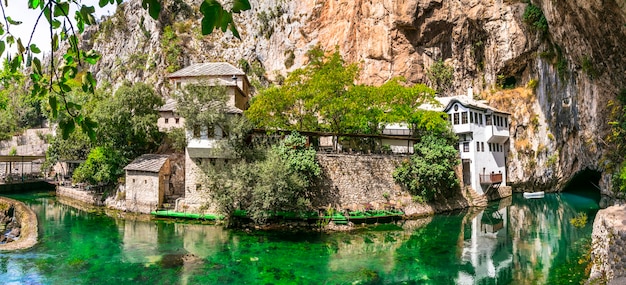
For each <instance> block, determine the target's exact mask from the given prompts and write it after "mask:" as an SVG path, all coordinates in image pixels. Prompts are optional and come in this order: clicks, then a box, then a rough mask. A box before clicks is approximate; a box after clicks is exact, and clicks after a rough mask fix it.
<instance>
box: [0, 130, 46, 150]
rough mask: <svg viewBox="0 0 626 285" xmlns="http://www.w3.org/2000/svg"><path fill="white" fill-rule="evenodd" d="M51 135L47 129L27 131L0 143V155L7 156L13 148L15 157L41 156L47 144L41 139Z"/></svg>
mask: <svg viewBox="0 0 626 285" xmlns="http://www.w3.org/2000/svg"><path fill="white" fill-rule="evenodd" d="M51 134H53V131H52V130H51V129H49V128H40V129H27V130H25V131H24V132H23V133H22V134H20V135H16V136H13V137H12V138H11V139H10V140H7V141H3V142H0V155H8V154H9V152H10V151H11V149H13V148H15V150H16V151H17V155H43V154H44V153H46V150H47V149H48V146H49V144H48V143H46V142H45V141H44V140H42V138H44V137H45V136H46V135H51Z"/></svg>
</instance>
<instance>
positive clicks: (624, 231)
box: [588, 205, 626, 284]
mask: <svg viewBox="0 0 626 285" xmlns="http://www.w3.org/2000/svg"><path fill="white" fill-rule="evenodd" d="M591 262H592V264H593V267H592V268H591V273H590V274H589V281H588V284H624V283H621V282H620V281H624V280H625V279H626V205H619V206H612V207H608V208H606V209H604V210H600V211H599V212H598V214H597V215H596V219H595V221H594V222H593V233H592V253H591Z"/></svg>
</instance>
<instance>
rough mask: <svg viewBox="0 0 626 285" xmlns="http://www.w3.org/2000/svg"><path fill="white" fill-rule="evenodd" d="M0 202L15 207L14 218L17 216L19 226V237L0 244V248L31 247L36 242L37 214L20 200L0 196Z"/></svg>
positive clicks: (37, 234) (37, 235)
mask: <svg viewBox="0 0 626 285" xmlns="http://www.w3.org/2000/svg"><path fill="white" fill-rule="evenodd" d="M0 204H3V205H9V206H10V205H13V208H14V209H15V218H17V220H18V222H19V224H20V225H21V228H20V235H19V239H17V240H15V241H13V242H9V243H6V244H0V250H16V249H25V248H31V247H33V246H34V245H35V244H37V238H38V237H39V233H38V221H37V215H35V212H33V210H31V209H30V208H29V207H28V206H26V205H25V204H24V203H22V202H20V201H16V200H13V199H9V198H5V197H0Z"/></svg>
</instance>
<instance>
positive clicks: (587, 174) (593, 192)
mask: <svg viewBox="0 0 626 285" xmlns="http://www.w3.org/2000/svg"><path fill="white" fill-rule="evenodd" d="M600 178H602V172H600V171H597V170H593V169H589V168H586V169H583V170H581V171H579V172H577V173H576V174H574V176H573V177H572V178H571V179H570V180H569V181H568V182H567V183H566V184H565V187H563V189H562V190H561V192H567V193H572V194H576V195H579V196H584V197H588V198H592V199H594V200H595V201H600V198H601V194H600V186H599V182H600Z"/></svg>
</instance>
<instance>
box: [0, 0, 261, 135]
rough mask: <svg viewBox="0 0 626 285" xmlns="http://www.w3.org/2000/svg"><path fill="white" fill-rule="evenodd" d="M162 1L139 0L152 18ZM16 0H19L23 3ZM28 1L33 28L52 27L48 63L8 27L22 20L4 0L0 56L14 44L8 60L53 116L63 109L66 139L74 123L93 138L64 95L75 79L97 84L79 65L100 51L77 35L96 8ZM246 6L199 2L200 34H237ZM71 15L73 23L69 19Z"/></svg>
mask: <svg viewBox="0 0 626 285" xmlns="http://www.w3.org/2000/svg"><path fill="white" fill-rule="evenodd" d="M15 2H16V3H17V2H18V1H15ZM163 2H165V1H163V0H142V1H141V4H142V7H143V8H144V9H146V10H147V11H148V13H149V14H150V16H151V17H152V18H153V19H158V17H159V14H160V13H161V10H162V4H163ZM11 3H14V2H11ZM20 3H21V4H22V2H20ZM114 3H117V4H121V3H122V0H100V1H98V4H99V6H100V7H105V6H107V5H110V4H114ZM26 4H27V8H28V9H31V10H36V11H39V17H38V18H37V22H36V24H35V26H34V27H33V29H38V28H43V29H45V30H50V42H51V49H52V54H51V56H49V59H50V62H49V66H48V68H47V69H45V68H44V65H43V64H42V62H41V61H42V58H41V56H40V55H39V54H40V53H41V49H40V48H39V47H37V46H36V45H35V44H32V43H31V41H32V36H31V38H30V39H28V42H25V41H23V40H22V39H21V38H19V37H16V36H15V35H13V34H12V33H11V27H12V26H18V25H20V24H21V23H22V22H21V21H19V20H18V19H17V18H16V16H18V17H19V15H7V14H6V13H4V11H5V9H4V6H5V5H8V1H4V2H2V3H0V6H2V7H3V9H2V11H3V18H4V20H5V22H4V23H5V24H4V25H0V55H3V54H4V52H5V50H6V48H7V47H13V46H15V47H16V49H17V52H16V53H15V54H14V55H13V56H11V57H8V58H10V60H9V63H8V65H9V66H10V70H11V72H15V71H17V70H18V69H20V68H30V74H29V77H30V79H31V81H32V91H31V94H32V96H33V98H38V99H40V98H47V99H48V105H49V107H50V113H51V115H52V118H53V119H57V117H58V115H59V113H60V112H65V113H66V114H67V115H68V116H66V117H65V118H64V119H63V120H59V127H60V128H61V133H62V135H63V137H64V138H68V137H69V134H70V133H72V132H73V131H74V130H75V129H76V128H77V126H78V127H79V129H81V130H83V131H84V132H85V133H86V134H88V136H89V137H90V138H91V139H92V140H95V128H96V125H95V124H94V122H93V121H92V120H91V119H90V118H89V117H88V116H86V115H85V114H84V113H83V112H82V111H81V107H82V106H81V105H79V104H76V103H75V102H72V101H70V100H68V99H69V98H68V97H67V94H68V93H70V91H72V90H73V89H74V87H73V86H72V84H71V82H72V81H75V80H78V82H80V89H82V90H83V91H84V92H90V93H93V92H94V90H95V88H96V80H95V78H94V76H93V75H92V74H91V73H90V72H88V71H86V72H84V71H83V70H87V68H85V66H84V65H85V64H95V63H96V62H97V61H98V60H99V59H100V55H99V54H98V53H97V52H95V51H93V50H90V51H86V50H82V49H81V44H80V37H79V36H78V34H80V33H82V32H84V30H85V28H86V27H87V26H89V25H93V24H96V19H95V17H94V14H95V8H94V7H93V6H89V5H85V4H82V3H81V2H80V1H75V0H70V1H56V0H28V1H27V3H26ZM71 6H75V7H74V11H75V12H74V14H73V15H71V11H72V9H70V8H71ZM249 9H251V6H250V3H249V1H248V0H234V1H232V8H231V9H230V10H225V9H224V8H223V7H222V5H221V4H220V3H219V2H217V1H216V0H205V1H202V3H201V4H200V7H199V10H200V12H201V13H202V15H203V18H202V20H201V27H202V34H203V35H207V34H210V33H211V32H213V30H214V29H221V30H222V31H224V32H225V31H226V30H229V31H231V32H232V34H233V35H234V36H235V37H237V38H239V33H238V32H237V29H236V26H235V23H234V20H233V14H237V13H241V12H242V11H246V10H249ZM72 16H73V19H74V20H75V23H76V24H75V25H74V24H73V23H74V22H73V21H71V19H70V17H72ZM41 18H43V19H45V20H46V21H47V24H41V23H42V22H43V21H39V19H41ZM42 26H44V27H42ZM64 46H68V48H67V49H65V48H63V47H64ZM59 55H60V57H59Z"/></svg>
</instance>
